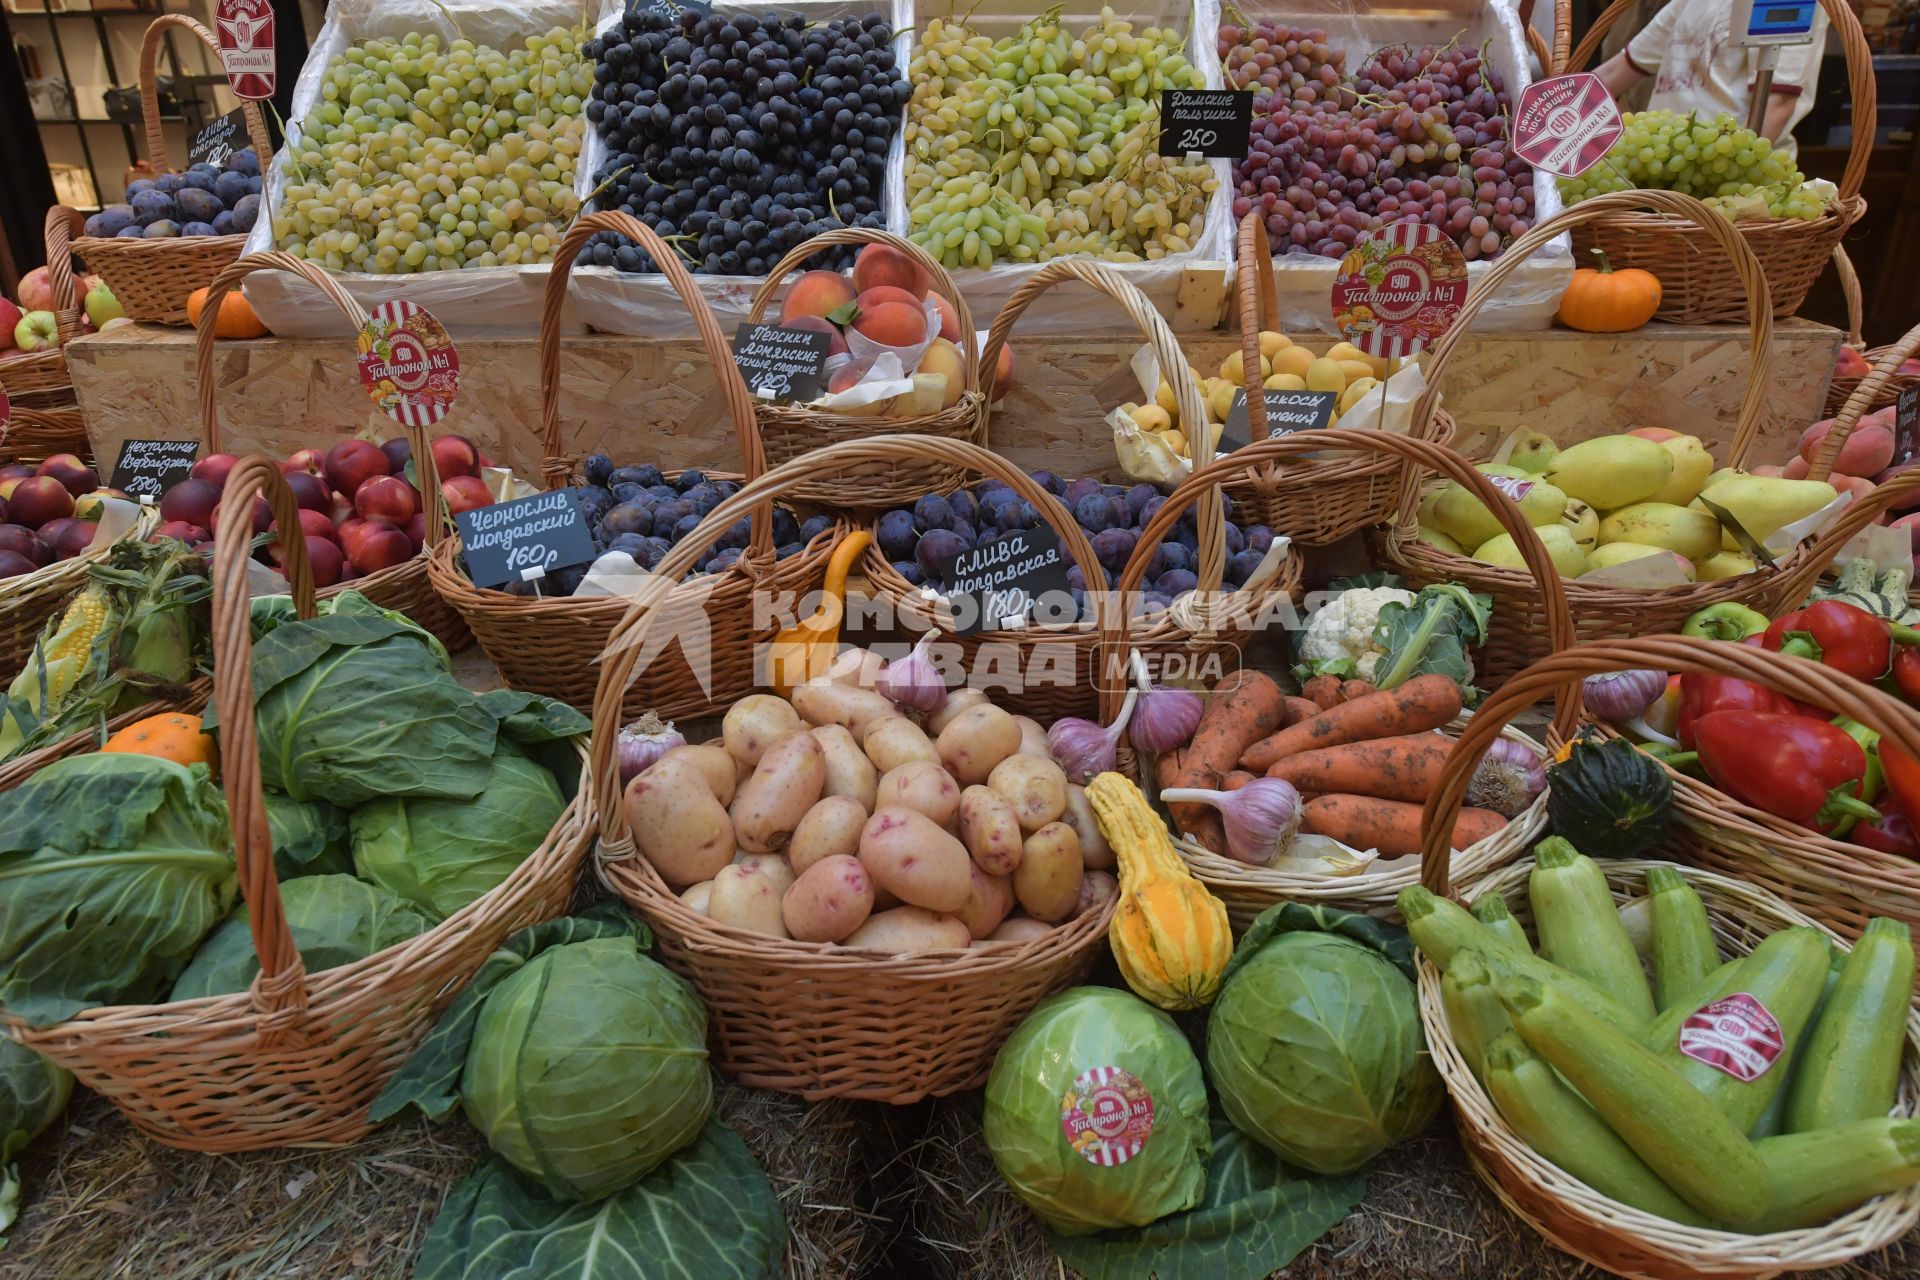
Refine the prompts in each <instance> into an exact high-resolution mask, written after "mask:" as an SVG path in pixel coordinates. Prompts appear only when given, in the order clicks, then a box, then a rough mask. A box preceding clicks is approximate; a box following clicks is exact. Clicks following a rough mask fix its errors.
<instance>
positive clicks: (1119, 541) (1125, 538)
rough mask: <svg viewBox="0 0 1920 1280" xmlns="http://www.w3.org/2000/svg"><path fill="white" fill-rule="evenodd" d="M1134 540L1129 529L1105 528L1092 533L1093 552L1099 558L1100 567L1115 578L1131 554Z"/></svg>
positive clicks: (1134, 536) (1132, 533)
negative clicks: (1099, 531)
mask: <svg viewBox="0 0 1920 1280" xmlns="http://www.w3.org/2000/svg"><path fill="white" fill-rule="evenodd" d="M1135 540H1136V535H1135V533H1134V531H1133V530H1131V529H1107V530H1105V531H1103V532H1101V533H1096V534H1094V535H1093V554H1094V555H1095V556H1097V557H1098V558H1099V560H1100V567H1101V568H1102V569H1105V570H1106V571H1107V572H1108V573H1109V574H1111V575H1113V576H1114V577H1116V578H1117V577H1119V576H1120V571H1121V570H1122V569H1125V568H1126V567H1127V561H1128V560H1129V559H1131V558H1132V556H1133V547H1134V542H1135Z"/></svg>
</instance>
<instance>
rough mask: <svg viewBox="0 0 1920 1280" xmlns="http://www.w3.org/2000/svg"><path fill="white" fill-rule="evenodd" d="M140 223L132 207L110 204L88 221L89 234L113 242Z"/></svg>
mask: <svg viewBox="0 0 1920 1280" xmlns="http://www.w3.org/2000/svg"><path fill="white" fill-rule="evenodd" d="M138 221H139V218H138V217H137V216H136V215H135V214H134V212H133V206H132V205H130V204H110V205H108V206H107V207H106V208H104V209H102V210H101V211H100V212H98V213H96V214H94V215H93V216H92V217H91V218H88V219H87V234H88V235H90V236H99V237H100V238H101V239H103V240H111V239H112V238H113V237H114V236H117V235H119V234H120V233H121V232H122V231H124V230H126V229H127V228H128V227H130V226H132V225H134V223H136V222H138Z"/></svg>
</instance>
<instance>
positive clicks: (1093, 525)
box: [1072, 493, 1126, 533]
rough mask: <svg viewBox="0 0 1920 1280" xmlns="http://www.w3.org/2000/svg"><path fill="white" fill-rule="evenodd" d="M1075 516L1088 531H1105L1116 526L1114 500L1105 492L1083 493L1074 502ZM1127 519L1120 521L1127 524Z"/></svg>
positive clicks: (1121, 523)
mask: <svg viewBox="0 0 1920 1280" xmlns="http://www.w3.org/2000/svg"><path fill="white" fill-rule="evenodd" d="M1072 509H1073V518H1074V519H1075V520H1077V521H1078V522H1079V524H1080V527H1081V528H1082V529H1085V530H1086V531H1087V532H1088V533H1104V532H1106V531H1107V530H1108V529H1112V528H1114V527H1115V521H1114V518H1113V502H1112V500H1111V499H1109V498H1108V497H1107V495H1106V494H1104V493H1089V494H1083V495H1082V496H1081V497H1080V499H1079V500H1078V501H1077V502H1075V503H1074V504H1073V508H1072ZM1125 523H1126V522H1125V521H1124V520H1122V521H1120V522H1119V524H1120V525H1123V526H1124V525H1125Z"/></svg>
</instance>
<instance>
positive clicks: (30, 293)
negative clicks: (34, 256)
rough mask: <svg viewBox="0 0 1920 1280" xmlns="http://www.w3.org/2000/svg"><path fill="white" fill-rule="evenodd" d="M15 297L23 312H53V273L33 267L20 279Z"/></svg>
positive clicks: (42, 268)
mask: <svg viewBox="0 0 1920 1280" xmlns="http://www.w3.org/2000/svg"><path fill="white" fill-rule="evenodd" d="M16 296H17V297H18V298H19V299H20V305H21V307H22V308H24V309H25V310H28V311H51V310H53V273H52V272H50V271H48V270H47V268H45V267H35V268H34V269H33V270H31V271H29V272H27V274H25V275H24V276H21V277H20V288H19V289H18V290H16Z"/></svg>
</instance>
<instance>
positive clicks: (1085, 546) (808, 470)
mask: <svg viewBox="0 0 1920 1280" xmlns="http://www.w3.org/2000/svg"><path fill="white" fill-rule="evenodd" d="M863 462H891V463H897V462H915V463H925V462H932V463H940V464H945V465H947V466H953V467H959V468H962V469H964V470H967V471H972V472H976V473H978V474H980V475H982V476H986V477H988V478H990V479H994V480H999V481H1001V482H1002V483H1004V484H1006V485H1007V486H1008V487H1009V488H1011V489H1012V490H1013V491H1014V492H1015V493H1017V494H1019V495H1020V497H1021V498H1023V499H1024V500H1026V501H1028V502H1031V503H1032V504H1033V506H1034V509H1035V510H1036V511H1038V512H1039V513H1040V516H1041V518H1042V519H1043V520H1045V521H1046V522H1047V524H1048V525H1050V526H1051V527H1052V528H1053V531H1054V532H1055V533H1056V534H1058V535H1059V537H1060V545H1061V546H1062V547H1064V548H1065V549H1066V551H1067V554H1068V555H1070V556H1071V557H1072V558H1073V560H1074V562H1075V563H1076V564H1078V565H1079V566H1080V571H1081V573H1083V574H1084V575H1085V577H1086V583H1087V587H1086V591H1087V598H1088V599H1089V600H1091V601H1093V602H1094V609H1095V612H1096V617H1097V619H1098V622H1099V627H1100V637H1101V640H1100V643H1101V649H1102V651H1103V652H1108V653H1117V652H1119V651H1120V646H1121V645H1122V644H1123V643H1124V635H1123V633H1124V630H1125V624H1124V622H1123V620H1122V619H1121V616H1120V613H1121V611H1120V608H1119V603H1118V601H1117V600H1115V599H1114V598H1113V595H1112V593H1110V592H1109V591H1108V590H1107V579H1106V575H1105V574H1103V573H1102V572H1101V570H1100V560H1099V558H1098V557H1097V556H1095V555H1094V554H1093V544H1092V543H1091V542H1089V541H1088V539H1087V535H1086V533H1085V532H1083V531H1082V530H1081V528H1080V526H1079V524H1078V523H1077V522H1076V521H1075V520H1074V518H1073V516H1072V514H1071V513H1070V512H1069V511H1068V510H1067V509H1066V507H1064V506H1063V505H1061V503H1060V500H1059V499H1058V498H1056V497H1054V496H1053V495H1052V494H1050V493H1048V492H1047V491H1046V490H1045V489H1042V488H1041V487H1040V486H1039V485H1037V484H1035V483H1034V482H1033V480H1032V479H1031V478H1030V477H1029V476H1028V475H1027V473H1026V472H1024V471H1022V470H1021V469H1020V468H1019V467H1017V466H1015V465H1014V464H1013V463H1011V462H1009V461H1007V460H1006V459H1005V458H1002V457H1001V456H1000V455H998V454H995V453H989V452H988V451H987V450H985V449H982V448H980V447H979V446H978V445H972V444H968V443H966V442H964V441H960V440H946V439H941V438H940V437H937V436H873V437H870V438H868V439H865V440H848V441H843V442H842V443H840V444H834V445H828V446H827V447H825V448H822V449H815V450H814V451H813V452H812V453H809V454H806V455H804V456H802V457H799V458H795V459H794V460H793V461H791V462H788V463H785V464H783V465H781V466H778V467H775V468H774V469H773V470H772V471H769V472H768V473H767V474H766V475H764V476H761V477H760V478H759V479H757V480H753V481H749V482H748V484H747V485H746V487H745V488H743V489H741V490H740V492H738V493H736V494H734V495H733V496H732V497H731V498H728V499H726V500H725V501H723V502H722V503H721V504H720V505H719V506H717V507H715V508H714V509H713V510H712V511H710V512H708V513H707V516H706V518H705V519H704V520H702V521H701V522H700V524H699V526H698V527H697V528H695V529H694V531H693V532H692V533H690V534H688V535H687V536H686V537H684V538H682V539H681V540H680V541H679V542H677V543H675V544H674V547H673V549H672V550H671V551H669V552H668V553H667V554H666V556H665V558H663V559H662V560H661V561H660V563H659V564H658V565H656V566H655V567H654V570H653V572H652V573H651V574H649V575H648V576H647V577H646V579H645V580H644V582H643V585H642V587H641V590H640V593H639V594H638V595H637V596H635V597H634V599H633V603H632V604H631V605H629V606H628V608H627V612H626V616H625V617H623V618H621V620H620V625H619V626H618V627H616V628H615V629H614V632H613V635H612V636H611V637H610V638H609V640H608V642H607V649H606V653H605V654H603V655H602V658H601V661H600V686H599V688H598V689H597V690H596V691H595V693H594V698H593V737H592V741H591V749H592V764H591V768H592V775H591V776H592V785H593V787H594V788H595V789H596V791H597V793H598V794H597V797H596V799H597V802H598V804H599V813H600V830H601V839H602V840H603V841H604V842H605V843H606V844H607V845H608V846H610V847H611V848H612V849H613V850H614V851H615V853H614V855H613V856H616V857H617V856H620V851H622V850H625V849H627V848H630V847H631V843H632V836H631V833H630V832H629V831H628V829H627V813H626V806H625V805H624V804H623V803H622V802H621V787H620V774H619V770H617V769H615V768H614V761H613V753H614V750H615V747H616V745H617V741H618V738H619V736H620V705H621V700H622V695H623V694H624V693H625V691H626V688H627V686H628V685H629V684H630V683H632V680H633V676H634V667H635V665H636V662H637V660H638V657H639V654H640V653H641V652H642V651H643V646H644V645H645V643H646V639H647V633H648V632H649V631H650V630H651V629H652V627H653V626H654V623H655V621H656V618H657V616H658V614H659V606H660V605H661V604H663V603H664V602H666V600H667V598H668V597H669V596H671V595H674V594H676V593H679V594H682V595H683V596H684V595H685V594H687V593H685V592H684V590H683V589H682V587H681V583H680V580H681V578H682V577H684V576H685V574H686V572H687V570H688V569H690V568H692V567H693V563H694V561H695V560H697V559H698V558H699V557H700V555H701V554H702V553H704V552H705V551H706V550H707V548H709V547H711V546H712V545H713V544H714V542H716V541H717V540H718V539H719V537H720V535H721V534H722V533H724V532H726V530H727V527H728V526H729V525H731V524H733V523H734V522H735V521H736V520H738V519H739V518H740V517H741V516H742V515H743V514H745V512H746V510H747V508H748V507H749V506H751V505H753V504H754V503H767V502H771V501H772V500H773V499H774V498H777V497H779V496H780V495H781V494H783V493H788V492H790V491H792V490H793V489H794V488H795V487H796V486H798V485H800V484H803V483H805V482H806V481H808V480H810V479H812V478H813V477H814V476H815V475H816V473H820V472H825V473H828V474H835V473H837V472H838V471H840V470H841V469H843V468H844V467H847V466H850V465H853V464H856V463H863ZM696 603H697V602H696Z"/></svg>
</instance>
